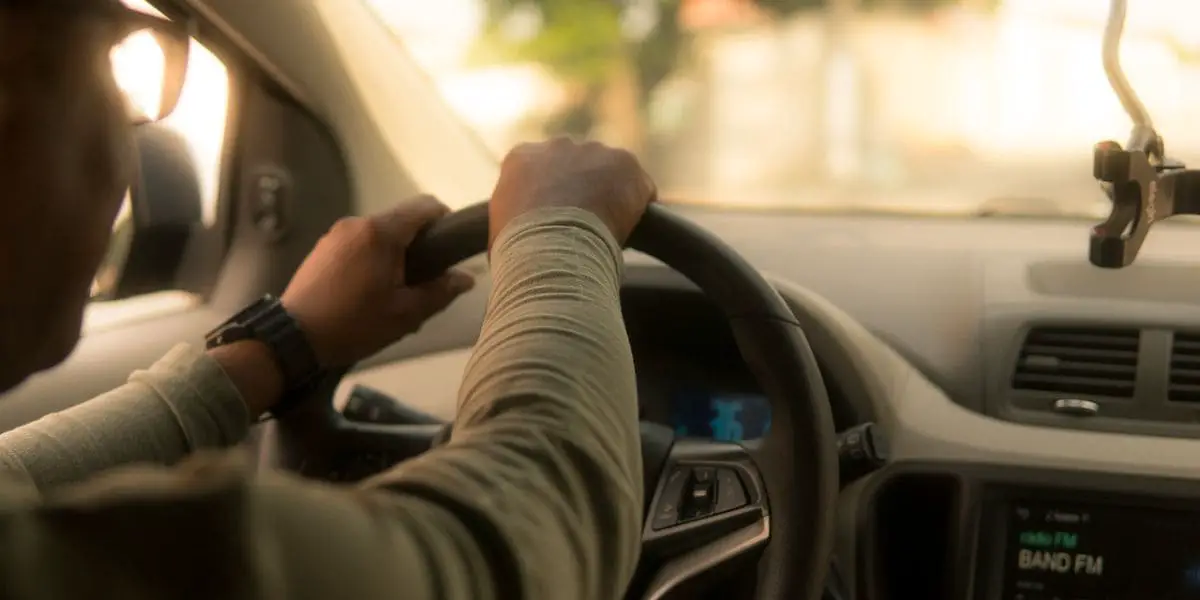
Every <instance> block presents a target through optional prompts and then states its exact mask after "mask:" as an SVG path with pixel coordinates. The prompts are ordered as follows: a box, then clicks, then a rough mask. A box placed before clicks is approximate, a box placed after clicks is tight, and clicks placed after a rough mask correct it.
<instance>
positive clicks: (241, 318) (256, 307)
mask: <svg viewBox="0 0 1200 600" xmlns="http://www.w3.org/2000/svg"><path fill="white" fill-rule="evenodd" d="M277 302H279V300H277V299H276V298H275V297H274V296H272V295H270V294H267V295H266V296H263V297H262V298H259V299H258V300H255V301H254V302H252V303H251V304H250V306H247V307H246V308H243V309H242V311H241V312H239V313H238V314H236V315H233V317H232V318H231V319H229V320H228V321H226V323H245V322H246V321H249V320H250V319H252V318H254V317H255V316H257V315H258V314H259V313H261V312H263V311H265V310H269V309H270V308H271V307H272V306H274V305H275V304H276V303H277Z"/></svg>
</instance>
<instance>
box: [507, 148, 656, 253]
mask: <svg viewBox="0 0 1200 600" xmlns="http://www.w3.org/2000/svg"><path fill="white" fill-rule="evenodd" d="M656 195H657V191H656V190H655V187H654V182H653V181H651V179H650V176H649V175H647V174H646V172H645V171H644V170H643V169H642V167H641V165H639V164H638V161H637V158H635V157H634V156H633V154H630V153H629V152H627V151H625V150H619V149H616V148H609V147H608V146H605V145H604V144H601V143H599V142H585V143H576V142H574V141H572V140H570V139H568V138H556V139H553V140H550V141H548V142H540V143H536V144H522V145H520V146H517V147H516V148H513V150H512V151H511V152H509V153H508V156H506V157H505V158H504V163H503V164H502V165H501V167H500V180H499V181H497V182H496V189H495V191H493V192H492V199H491V203H490V204H489V207H488V218H489V220H490V221H489V227H488V248H489V249H490V248H491V247H492V242H493V241H495V239H496V236H497V235H499V234H500V232H501V231H503V230H504V227H505V226H506V225H508V223H509V222H510V221H512V220H513V219H515V218H517V217H519V216H520V215H522V214H525V213H527V212H529V211H532V210H536V209H539V208H548V207H575V208H581V209H583V210H586V211H589V212H591V213H593V214H595V215H596V216H597V217H600V220H601V221H603V222H604V224H605V225H607V226H608V229H609V231H611V232H612V234H613V237H615V238H616V239H617V242H619V243H621V244H624V243H625V240H626V239H628V238H629V234H630V232H632V231H633V228H634V226H635V225H637V223H638V220H639V219H641V218H642V213H644V212H645V211H646V206H647V205H648V204H649V203H650V202H653V201H654V200H655V197H656Z"/></svg>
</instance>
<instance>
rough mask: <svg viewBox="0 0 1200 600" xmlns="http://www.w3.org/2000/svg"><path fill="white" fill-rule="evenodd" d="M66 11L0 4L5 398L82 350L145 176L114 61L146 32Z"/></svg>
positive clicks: (121, 13)
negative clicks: (102, 269) (85, 320)
mask: <svg viewBox="0 0 1200 600" xmlns="http://www.w3.org/2000/svg"><path fill="white" fill-rule="evenodd" d="M60 4H62V3H59V2H46V3H41V2H37V1H34V2H29V3H24V2H15V3H13V4H7V3H6V4H4V5H0V185H2V186H3V192H2V194H3V198H2V200H0V392H2V391H4V390H7V389H9V388H11V387H13V386H15V385H16V384H18V383H20V382H21V381H22V380H24V379H25V378H26V377H28V376H29V375H31V374H33V373H35V372H37V371H40V370H43V369H47V368H50V367H52V366H54V365H56V364H58V363H59V362H61V361H62V360H63V359H64V358H66V357H67V355H69V354H70V352H71V351H72V349H74V347H75V344H76V343H77V341H78V339H79V331H80V326H81V323H82V317H83V310H84V308H85V306H86V304H87V301H88V297H89V292H90V287H91V280H92V277H93V276H94V274H95V273H96V269H97V267H98V266H99V263H100V260H101V259H102V257H103V256H104V253H105V249H106V247H107V245H108V241H109V236H110V232H111V229H112V223H113V219H114V218H115V217H116V214H117V211H118V209H119V208H120V205H121V202H122V200H123V199H124V197H125V192H126V190H127V188H128V186H129V183H130V181H131V178H132V176H133V174H134V172H135V168H136V165H135V159H134V152H133V150H134V148H133V141H132V125H131V123H132V122H131V120H130V116H129V111H128V108H127V104H126V100H125V97H124V95H123V94H122V92H121V91H120V90H119V89H118V87H117V85H116V82H115V81H114V78H113V71H112V66H111V63H110V60H109V55H110V52H111V50H112V48H113V46H114V45H115V44H116V43H118V42H119V41H120V40H121V39H122V38H123V37H124V36H125V35H126V34H127V33H128V32H129V31H130V28H131V27H136V26H137V25H136V24H134V23H133V22H132V21H133V20H131V17H129V16H127V15H128V13H127V11H126V10H125V9H124V8H123V7H121V6H120V5H119V4H115V3H113V4H109V3H108V0H78V1H75V2H70V3H69V4H75V5H79V7H80V9H79V10H77V11H76V10H64V9H63V8H62V7H61V6H58V5H60ZM14 5H15V6H14ZM47 5H49V6H47ZM185 43H186V38H185Z"/></svg>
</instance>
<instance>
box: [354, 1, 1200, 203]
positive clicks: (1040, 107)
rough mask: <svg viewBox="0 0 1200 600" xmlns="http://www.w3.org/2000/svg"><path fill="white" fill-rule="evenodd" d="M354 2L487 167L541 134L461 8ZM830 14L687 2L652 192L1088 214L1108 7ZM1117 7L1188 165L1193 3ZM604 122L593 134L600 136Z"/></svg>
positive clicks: (522, 83)
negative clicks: (476, 59)
mask: <svg viewBox="0 0 1200 600" xmlns="http://www.w3.org/2000/svg"><path fill="white" fill-rule="evenodd" d="M368 1H369V2H370V3H371V4H372V6H373V7H374V8H375V9H376V10H377V12H379V13H380V14H381V16H382V17H383V18H384V20H385V21H386V22H387V23H388V25H389V26H390V27H392V29H393V30H394V31H396V32H397V37H398V38H399V39H400V40H402V41H403V42H404V43H405V44H406V45H407V47H408V48H409V50H410V51H411V52H412V54H413V56H414V57H415V58H416V59H417V60H418V62H420V63H421V64H422V65H423V66H424V67H425V68H426V69H428V70H429V72H430V75H431V77H432V78H433V80H434V81H435V83H436V85H438V87H439V88H440V89H441V91H442V93H443V94H444V96H445V98H446V100H447V102H449V103H450V104H451V106H452V107H453V108H454V109H455V110H456V111H457V112H458V113H459V114H460V115H461V116H462V118H463V119H464V120H465V121H466V122H467V123H468V124H469V125H471V126H472V127H473V128H474V129H475V130H476V131H477V132H478V133H479V135H480V136H481V138H482V139H483V140H484V141H485V143H487V144H488V145H489V146H490V147H491V148H492V149H493V150H494V151H495V152H496V153H497V154H502V153H503V152H504V151H505V150H507V148H508V147H510V146H511V145H512V144H514V143H516V142H518V141H523V140H529V139H539V138H542V137H544V132H543V128H542V125H543V124H544V123H545V121H546V119H548V118H549V116H550V115H552V114H553V113H554V111H555V110H556V109H558V108H559V107H560V106H561V105H562V103H563V102H564V101H566V100H567V98H568V96H567V93H566V91H565V90H564V89H563V88H562V86H560V85H558V82H557V81H556V80H555V78H554V77H553V76H551V75H549V73H548V72H547V71H546V70H544V69H542V68H541V67H540V66H539V65H536V64H513V65H503V66H496V67H470V66H467V62H468V61H466V60H465V58H464V57H465V56H466V52H467V48H468V47H469V46H470V44H471V42H472V40H473V39H474V36H475V35H477V34H478V31H479V27H480V23H481V22H482V19H483V16H482V14H483V11H482V8H480V7H479V4H478V0H447V2H446V5H445V6H443V7H442V8H440V9H439V10H438V11H435V13H436V14H434V13H431V12H430V11H425V10H424V7H428V6H429V4H428V3H424V2H412V1H411V0H368ZM839 3H840V4H841V5H842V6H843V7H844V8H846V9H847V12H845V13H843V14H844V15H846V16H844V18H843V19H842V20H841V21H842V22H841V23H840V27H835V26H837V25H838V23H835V22H834V21H835V20H836V19H833V18H831V12H833V11H831V10H830V9H825V10H823V11H804V12H801V13H799V14H797V15H796V16H794V17H791V18H788V19H786V20H782V21H772V20H771V19H769V18H767V17H766V16H765V14H764V13H762V12H761V11H758V10H756V9H754V7H753V5H751V4H750V3H749V2H747V1H746V0H692V1H691V2H689V3H686V4H685V5H684V7H683V10H682V11H681V20H682V21H683V22H684V25H685V26H687V27H689V28H691V32H692V34H693V36H694V41H693V43H692V45H691V46H690V54H689V56H686V57H680V61H679V65H680V66H679V69H678V70H676V71H675V72H674V73H673V74H672V75H671V76H670V77H669V79H668V80H667V81H664V82H663V83H662V84H660V85H659V86H657V87H656V88H655V91H654V94H653V96H652V98H651V100H650V103H649V104H650V105H649V107H648V110H646V111H645V114H646V115H647V118H646V119H645V122H644V123H643V124H642V126H643V127H644V129H645V132H646V138H647V139H646V142H645V145H644V147H642V148H640V149H641V154H642V155H643V158H644V160H645V161H646V163H647V164H648V165H649V168H650V170H651V172H652V173H653V174H654V175H655V176H656V178H657V179H658V180H659V182H660V184H661V185H662V186H663V188H664V189H665V190H667V191H668V193H672V194H674V195H675V196H676V197H678V198H680V199H685V200H688V201H693V202H707V201H711V202H719V203H722V204H736V203H739V202H746V203H751V204H757V205H761V204H771V205H783V206H813V207H819V206H830V205H832V206H838V207H842V208H845V207H848V206H849V207H860V208H867V209H899V210H927V211H939V210H947V211H954V212H958V211H963V210H969V211H973V210H976V209H977V208H978V207H979V206H981V205H983V204H984V203H985V201H988V200H998V201H1002V203H1018V204H1020V203H1025V204H1027V205H1030V206H1036V205H1039V204H1041V205H1045V206H1046V207H1048V208H1053V206H1054V205H1060V206H1069V207H1070V210H1073V211H1087V210H1092V211H1098V210H1102V209H1103V208H1104V200H1103V197H1102V196H1101V195H1100V194H1099V193H1098V192H1097V187H1096V185H1095V183H1094V181H1093V180H1092V179H1091V167H1090V165H1091V147H1092V145H1093V144H1095V143H1096V142H1098V141H1100V140H1103V139H1116V140H1118V141H1124V139H1125V137H1126V136H1127V134H1128V130H1129V121H1128V119H1127V117H1126V116H1125V115H1124V113H1123V112H1122V111H1121V108H1120V105H1119V103H1118V102H1117V100H1116V98H1115V97H1114V96H1113V94H1112V92H1111V90H1110V89H1109V86H1108V82H1107V79H1106V77H1105V75H1104V72H1103V69H1102V66H1101V62H1100V43H1101V36H1102V31H1103V28H1104V21H1105V18H1106V15H1107V8H1108V6H1107V5H1108V3H1107V2H1102V1H1099V0H1003V1H1002V2H1000V3H999V6H998V7H997V8H995V9H994V10H985V9H982V8H979V7H978V6H980V5H981V4H982V3H979V2H971V1H970V0H966V1H964V2H963V3H962V4H960V5H958V6H952V7H948V8H946V9H943V10H940V11H936V12H934V13H932V14H925V15H914V14H911V13H905V12H902V11H899V10H890V11H889V10H886V9H877V10H871V11H867V10H862V9H858V10H854V7H853V5H854V4H855V3H854V2H853V1H852V0H839V1H838V2H835V3H833V5H838V4H839ZM1131 4H1132V6H1131V7H1130V11H1129V23H1128V25H1127V27H1126V34H1125V38H1124V41H1123V44H1122V58H1123V62H1124V64H1125V65H1126V68H1127V71H1128V75H1129V79H1130V80H1131V81H1132V83H1133V85H1134V87H1135V89H1137V91H1138V93H1139V95H1140V96H1141V97H1142V100H1143V101H1144V102H1145V104H1146V105H1147V107H1148V108H1149V109H1150V112H1151V115H1152V116H1153V117H1154V119H1155V124H1156V125H1157V126H1158V127H1159V129H1160V130H1161V131H1162V132H1164V134H1165V138H1166V140H1167V147H1168V150H1169V152H1170V153H1171V154H1173V155H1175V156H1177V157H1179V158H1183V159H1185V160H1188V159H1191V160H1200V128H1195V127H1188V126H1187V125H1188V124H1189V123H1192V122H1200V103H1195V102H1193V101H1191V100H1192V98H1193V97H1195V96H1194V94H1193V93H1192V92H1193V90H1197V89H1200V18H1197V17H1200V3H1189V2H1188V1H1187V0H1143V1H1138V0H1134V1H1133V2H1131ZM417 12H421V16H419V17H418V16H415V14H416V13H417ZM835 14H836V13H835ZM448 32H450V34H448ZM830 32H841V33H842V35H841V37H840V39H837V40H828V39H827V38H826V36H827V35H829V34H830ZM827 41H828V42H829V43H827ZM433 56H436V57H437V59H436V60H434V59H431V57H433ZM606 125H608V124H606V123H598V124H597V127H596V128H595V132H596V134H597V137H601V138H605V136H606V134H608V133H609V132H611V131H613V129H614V128H611V127H606ZM615 129H619V128H615ZM626 129H628V128H626ZM614 137H615V139H614ZM606 141H612V142H615V143H622V140H621V139H620V136H619V135H617V136H612V135H609V136H608V139H607V140H606Z"/></svg>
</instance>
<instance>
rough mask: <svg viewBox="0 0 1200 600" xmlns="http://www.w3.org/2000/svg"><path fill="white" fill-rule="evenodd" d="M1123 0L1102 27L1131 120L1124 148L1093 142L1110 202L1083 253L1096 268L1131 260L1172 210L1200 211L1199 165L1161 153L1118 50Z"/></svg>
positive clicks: (1109, 64) (1108, 65)
mask: <svg viewBox="0 0 1200 600" xmlns="http://www.w3.org/2000/svg"><path fill="white" fill-rule="evenodd" d="M1125 5H1126V0H1111V4H1110V5H1109V13H1108V25H1107V26H1106V27H1105V29H1104V50H1103V55H1104V72H1105V74H1107V75H1108V82H1109V84H1111V85H1112V88H1113V91H1114V92H1115V93H1116V94H1117V98H1118V99H1119V100H1120V101H1121V106H1122V107H1123V108H1124V109H1125V112H1126V113H1128V114H1129V118H1130V119H1132V120H1133V132H1132V133H1131V134H1130V136H1129V142H1128V143H1127V144H1126V145H1125V147H1124V148H1122V147H1121V145H1120V144H1118V143H1117V142H1112V141H1106V142H1100V143H1099V144H1096V147H1095V149H1094V155H1093V167H1092V168H1093V176H1094V177H1095V178H1096V179H1098V180H1099V181H1100V184H1101V186H1102V187H1103V188H1104V190H1105V192H1106V193H1107V194H1108V197H1109V199H1110V200H1111V201H1112V212H1111V213H1110V214H1109V216H1108V219H1107V220H1105V221H1104V222H1103V223H1101V224H1099V225H1097V226H1095V227H1093V228H1092V233H1091V245H1090V248H1089V252H1088V258H1089V259H1090V260H1091V262H1092V264H1094V265H1096V266H1097V267H1104V268H1108V269H1119V268H1121V267H1127V266H1129V265H1130V264H1133V260H1134V259H1135V258H1137V253H1138V250H1140V249H1141V247H1142V242H1143V241H1145V239H1146V234H1148V233H1149V232H1150V226H1151V225H1153V224H1154V223H1155V222H1156V221H1161V220H1162V219H1166V218H1167V217H1172V216H1175V215H1200V170H1193V169H1188V168H1186V167H1184V165H1183V163H1181V162H1178V161H1172V160H1169V159H1167V158H1166V152H1165V149H1164V146H1163V139H1162V136H1161V135H1159V134H1158V132H1157V131H1155V129H1154V125H1153V124H1152V123H1151V122H1150V115H1149V114H1148V113H1147V112H1146V107H1145V106H1143V105H1142V102H1141V101H1140V100H1139V99H1138V97H1137V94H1135V93H1134V91H1133V88H1132V87H1131V86H1130V85H1129V81H1128V80H1127V79H1126V78H1125V73H1124V72H1123V71H1122V70H1121V63H1120V57H1119V56H1118V52H1119V50H1120V45H1121V33H1122V31H1123V30H1124V28H1125Z"/></svg>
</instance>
